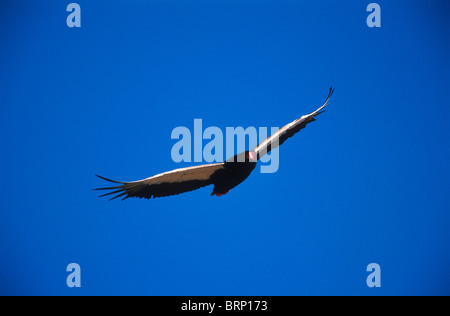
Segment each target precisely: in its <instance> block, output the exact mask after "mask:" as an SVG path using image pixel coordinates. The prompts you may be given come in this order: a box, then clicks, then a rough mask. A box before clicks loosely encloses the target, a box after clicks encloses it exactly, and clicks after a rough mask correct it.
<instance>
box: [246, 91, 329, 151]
mask: <svg viewBox="0 0 450 316" xmlns="http://www.w3.org/2000/svg"><path fill="white" fill-rule="evenodd" d="M333 91H334V88H333V87H331V88H330V92H329V93H328V97H327V99H326V100H325V102H324V103H323V105H322V106H321V107H320V108H318V109H317V110H315V111H314V112H312V113H309V114H307V115H303V116H302V117H300V118H299V119H297V120H295V121H293V122H292V123H289V124H287V125H286V126H284V127H282V128H280V129H279V130H278V131H276V132H275V133H273V134H272V135H271V136H270V137H268V138H267V139H265V140H264V141H262V142H261V143H260V144H259V145H258V146H256V147H255V148H254V149H253V150H252V151H253V152H254V153H256V154H257V157H258V159H259V158H261V157H262V156H264V155H265V154H267V153H268V152H270V151H271V150H272V149H274V148H276V147H278V146H280V145H281V144H283V143H284V142H285V141H286V139H288V138H289V137H292V136H294V135H295V134H296V133H298V132H299V131H300V130H301V129H303V128H305V126H306V125H307V124H308V123H311V122H314V121H315V117H316V116H317V115H319V114H320V113H323V112H325V110H324V108H325V107H326V106H327V105H328V101H330V98H331V95H332V94H333Z"/></svg>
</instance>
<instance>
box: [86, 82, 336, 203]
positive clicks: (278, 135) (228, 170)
mask: <svg viewBox="0 0 450 316" xmlns="http://www.w3.org/2000/svg"><path fill="white" fill-rule="evenodd" d="M333 91H334V89H333V88H330V92H329V93H328V97H327V99H326V100H325V102H324V104H323V105H322V106H321V107H320V108H318V109H317V110H316V111H314V112H312V113H310V114H307V115H304V116H302V117H300V118H299V119H297V120H295V121H293V122H292V123H289V124H287V125H286V126H284V127H283V128H281V129H279V130H278V131H277V132H275V133H274V134H272V135H271V136H270V137H268V138H267V139H266V140H264V141H263V142H261V143H260V144H259V145H258V146H256V147H255V148H253V149H252V150H250V151H245V152H243V153H240V154H238V155H235V156H233V157H232V158H230V159H228V160H227V161H225V162H222V163H215V164H208V165H201V166H194V167H189V168H181V169H176V170H172V171H169V172H165V173H161V174H158V175H155V176H153V177H150V178H147V179H144V180H140V181H134V182H121V181H115V180H110V179H107V178H104V177H101V176H98V177H99V178H101V179H104V180H106V181H109V182H113V183H117V184H119V185H117V186H113V187H107V188H100V189H95V190H112V191H111V192H108V193H106V194H104V195H101V196H106V195H110V194H117V195H116V196H114V197H113V198H112V199H115V198H118V197H122V196H123V199H127V198H130V197H138V198H146V199H150V198H152V197H163V196H169V195H176V194H180V193H184V192H189V191H193V190H196V189H199V188H201V187H205V186H207V185H211V184H213V185H214V188H213V192H212V194H211V195H217V196H221V195H224V194H226V193H228V192H229V191H230V190H231V189H233V188H234V187H236V186H237V185H239V184H240V183H242V182H243V181H244V180H245V179H247V178H248V176H249V175H250V174H251V173H252V171H253V169H255V167H256V164H257V162H258V160H259V159H260V158H261V157H262V156H264V155H265V154H267V153H268V152H270V151H271V150H272V149H274V148H276V147H278V146H280V145H281V144H283V143H284V142H285V141H286V140H287V139H288V138H290V137H292V136H293V135H294V134H296V133H297V132H299V131H300V130H301V129H303V128H304V127H305V126H306V125H307V124H308V123H311V122H313V121H315V117H316V116H317V115H319V114H320V113H323V112H324V110H323V108H324V107H326V106H327V105H328V101H329V100H330V97H331V95H332V93H333Z"/></svg>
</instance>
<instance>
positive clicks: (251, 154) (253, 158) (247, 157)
mask: <svg viewBox="0 0 450 316" xmlns="http://www.w3.org/2000/svg"><path fill="white" fill-rule="evenodd" d="M257 160H258V158H257V157H256V154H255V153H254V152H252V151H247V152H245V161H251V162H255V161H257Z"/></svg>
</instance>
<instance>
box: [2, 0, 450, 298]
mask: <svg viewBox="0 0 450 316" xmlns="http://www.w3.org/2000/svg"><path fill="white" fill-rule="evenodd" d="M69 3H70V2H69V1H67V2H64V1H2V3H1V5H0V47H1V49H0V66H1V67H0V68H1V71H0V83H1V87H2V88H1V89H0V143H1V146H2V154H1V155H0V162H1V163H0V166H1V167H0V168H1V174H2V176H3V185H2V190H0V207H1V212H0V251H1V261H0V294H19V295H439V294H440V295H442V294H445V295H449V294H450V273H449V268H448V267H449V264H450V249H449V242H450V233H449V231H448V227H449V222H450V215H449V210H450V203H449V199H448V192H450V190H449V189H450V185H449V176H450V170H449V163H448V162H449V158H450V147H449V127H448V122H449V119H450V115H449V114H450V111H449V108H448V105H449V103H448V98H447V94H448V92H449V88H448V87H449V84H450V82H449V81H450V80H449V59H448V56H449V41H448V38H449V37H450V36H449V35H450V34H449V30H450V28H449V25H448V21H447V20H446V17H445V13H444V12H448V9H449V5H448V3H446V2H445V1H429V2H427V1H378V3H379V4H380V6H381V25H382V26H381V28H369V27H367V25H366V17H367V15H368V14H369V13H368V12H366V6H367V5H368V4H369V3H370V2H369V1H323V0H321V1H308V2H306V1H247V0H241V1H236V0H234V1H222V0H220V1H219V0H216V1H206V0H202V1H199V0H192V1H137V0H136V1H81V0H80V1H78V2H77V3H78V4H79V5H80V6H81V28H69V27H67V25H66V18H67V15H68V14H69V13H68V12H66V6H67V5H68V4H69ZM330 85H333V86H335V87H336V91H335V94H334V95H333V99H332V103H331V105H330V106H329V109H328V111H327V112H326V113H325V114H323V115H321V116H320V117H319V118H318V121H317V122H315V123H313V124H311V125H309V126H308V127H307V128H306V129H304V130H303V131H301V132H300V133H299V134H298V135H296V136H295V137H294V138H292V139H289V140H288V141H287V142H286V143H285V144H283V146H282V147H281V148H280V168H279V170H278V172H276V173H274V174H259V172H258V170H259V168H257V169H255V172H254V173H253V174H252V175H251V176H250V177H249V178H248V179H247V180H246V181H245V182H244V183H242V184H241V185H239V186H238V187H237V188H235V189H233V190H232V191H231V192H230V193H229V194H228V195H226V196H224V197H220V198H218V197H211V196H210V193H211V191H212V187H207V188H203V189H200V190H198V191H195V192H191V193H187V194H183V195H179V196H175V197H169V198H161V199H154V200H150V201H148V200H138V199H128V200H126V201H124V202H120V201H113V202H109V201H107V200H106V199H99V198H97V192H95V191H92V190H91V189H93V188H96V187H99V186H103V185H104V183H103V182H102V181H101V180H100V179H98V178H96V177H95V176H94V175H95V174H100V175H103V176H106V177H111V178H113V179H118V180H139V179H142V178H146V177H149V176H151V175H154V174H157V173H160V172H163V171H167V170H171V169H175V168H178V167H185V166H187V165H189V164H183V163H181V164H177V163H175V162H173V161H172V159H171V155H170V153H171V148H172V146H173V145H174V144H175V142H176V141H175V140H172V139H171V138H170V135H171V132H172V130H173V129H174V128H175V127H178V126H187V127H189V128H193V122H194V119H195V118H201V119H202V120H203V126H204V128H205V127H208V126H217V127H220V128H222V129H223V130H225V128H226V127H227V126H232V127H234V126H243V127H248V126H256V127H259V126H261V127H271V126H280V127H281V126H283V125H284V124H286V123H289V122H291V121H292V120H294V119H296V118H297V117H299V116H301V115H303V114H306V113H309V112H311V111H312V110H314V109H316V108H317V107H318V106H320V105H321V103H322V102H323V100H324V99H325V97H326V95H327V93H328V89H329V87H330ZM72 262H75V263H78V264H79V265H80V266H81V271H82V272H81V282H82V287H81V288H68V287H67V285H66V277H67V275H68V272H66V267H67V265H68V264H69V263H72ZM372 262H375V263H378V264H379V265H380V266H381V283H382V286H381V288H369V287H367V285H366V278H367V276H368V274H369V273H368V272H366V267H367V265H368V264H369V263H372Z"/></svg>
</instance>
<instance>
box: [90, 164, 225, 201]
mask: <svg viewBox="0 0 450 316" xmlns="http://www.w3.org/2000/svg"><path fill="white" fill-rule="evenodd" d="M223 165H224V164H223V163H217V164H209V165H201V166H194V167H189V168H181V169H175V170H172V171H169V172H165V173H161V174H158V175H155V176H153V177H150V178H147V179H144V180H140V181H133V182H122V181H115V180H111V179H108V178H105V177H102V176H99V175H97V177H99V178H100V179H103V180H106V181H109V182H112V183H117V184H120V185H118V186H112V187H105V188H98V189H94V190H111V192H108V193H106V194H103V195H100V196H99V197H104V196H108V195H113V194H115V196H113V197H112V198H111V199H110V201H111V200H114V199H117V198H119V197H123V198H122V200H125V199H128V198H130V197H137V198H145V199H151V198H152V197H153V198H157V197H163V196H170V195H177V194H181V193H185V192H190V191H194V190H197V189H200V188H202V187H205V186H207V185H210V184H213V175H214V174H215V172H216V171H217V170H220V169H223Z"/></svg>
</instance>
